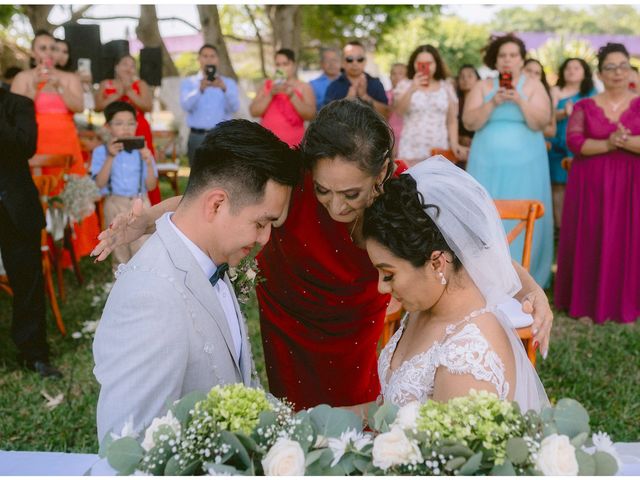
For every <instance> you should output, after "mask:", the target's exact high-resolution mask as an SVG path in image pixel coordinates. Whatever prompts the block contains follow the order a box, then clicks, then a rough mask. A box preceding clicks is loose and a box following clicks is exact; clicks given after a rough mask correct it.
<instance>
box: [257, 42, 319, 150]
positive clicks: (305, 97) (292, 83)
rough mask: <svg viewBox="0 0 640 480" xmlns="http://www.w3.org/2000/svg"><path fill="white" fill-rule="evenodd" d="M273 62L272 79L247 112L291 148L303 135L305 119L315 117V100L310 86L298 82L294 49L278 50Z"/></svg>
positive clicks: (267, 82) (265, 83)
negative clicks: (258, 118) (273, 71)
mask: <svg viewBox="0 0 640 480" xmlns="http://www.w3.org/2000/svg"><path fill="white" fill-rule="evenodd" d="M274 63H275V67H276V71H275V75H274V77H273V79H271V78H268V79H267V80H265V82H264V85H263V86H262V89H261V90H260V92H258V94H257V95H256V98H255V99H254V100H253V102H251V106H250V107H249V112H250V113H251V115H252V116H254V117H262V120H261V121H260V123H261V125H262V126H263V127H265V128H267V129H268V130H271V131H272V132H273V133H275V134H276V135H277V136H278V138H279V139H280V140H282V141H283V142H286V143H287V144H288V145H289V146H290V147H295V146H297V145H298V144H300V142H301V141H302V137H303V136H304V122H305V120H311V119H312V118H313V117H315V115H316V97H315V94H314V93H313V88H311V85H309V84H308V83H306V82H303V81H302V80H299V79H298V76H297V75H298V74H297V66H296V57H295V53H294V52H293V50H290V49H288V48H281V49H280V50H278V51H277V52H276V55H275V58H274Z"/></svg>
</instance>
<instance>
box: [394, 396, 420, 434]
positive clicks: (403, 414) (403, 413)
mask: <svg viewBox="0 0 640 480" xmlns="http://www.w3.org/2000/svg"><path fill="white" fill-rule="evenodd" d="M419 410H420V402H418V401H417V400H414V401H413V402H409V403H407V404H406V405H404V406H403V407H401V408H400V410H398V413H397V415H396V419H395V420H394V421H393V424H392V426H398V427H400V428H402V429H403V430H413V429H414V428H416V426H417V425H416V422H417V421H418V412H419Z"/></svg>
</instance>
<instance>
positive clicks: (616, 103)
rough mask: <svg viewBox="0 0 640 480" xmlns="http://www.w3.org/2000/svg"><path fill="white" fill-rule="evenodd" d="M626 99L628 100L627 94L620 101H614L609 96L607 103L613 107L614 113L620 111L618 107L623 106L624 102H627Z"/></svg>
mask: <svg viewBox="0 0 640 480" xmlns="http://www.w3.org/2000/svg"><path fill="white" fill-rule="evenodd" d="M626 100H627V96H626V95H625V97H624V98H623V99H622V100H620V101H619V102H613V101H612V100H611V99H610V98H609V97H607V103H608V104H609V106H610V107H611V111H612V112H614V113H615V112H617V111H618V109H619V108H620V107H621V106H622V104H623V103H624V102H626Z"/></svg>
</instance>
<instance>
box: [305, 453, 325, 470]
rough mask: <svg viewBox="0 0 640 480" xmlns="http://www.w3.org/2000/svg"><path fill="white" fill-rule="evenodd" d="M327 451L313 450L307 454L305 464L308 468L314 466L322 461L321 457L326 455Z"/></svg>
mask: <svg viewBox="0 0 640 480" xmlns="http://www.w3.org/2000/svg"><path fill="white" fill-rule="evenodd" d="M324 451H325V449H322V450H313V451H311V452H309V453H308V454H307V457H306V458H305V461H304V464H305V466H306V467H308V466H310V465H313V463H315V462H317V461H318V460H320V457H321V456H322V454H323V453H324Z"/></svg>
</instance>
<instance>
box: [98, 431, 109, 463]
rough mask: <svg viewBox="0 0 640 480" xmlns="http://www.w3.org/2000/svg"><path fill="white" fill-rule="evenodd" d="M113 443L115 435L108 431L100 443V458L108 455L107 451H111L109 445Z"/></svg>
mask: <svg viewBox="0 0 640 480" xmlns="http://www.w3.org/2000/svg"><path fill="white" fill-rule="evenodd" d="M112 443H113V437H112V436H111V432H109V433H107V434H106V435H105V436H104V439H103V440H102V443H101V444H100V450H98V456H99V457H100V458H105V457H106V456H107V452H108V451H109V447H110V446H111V444H112Z"/></svg>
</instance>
